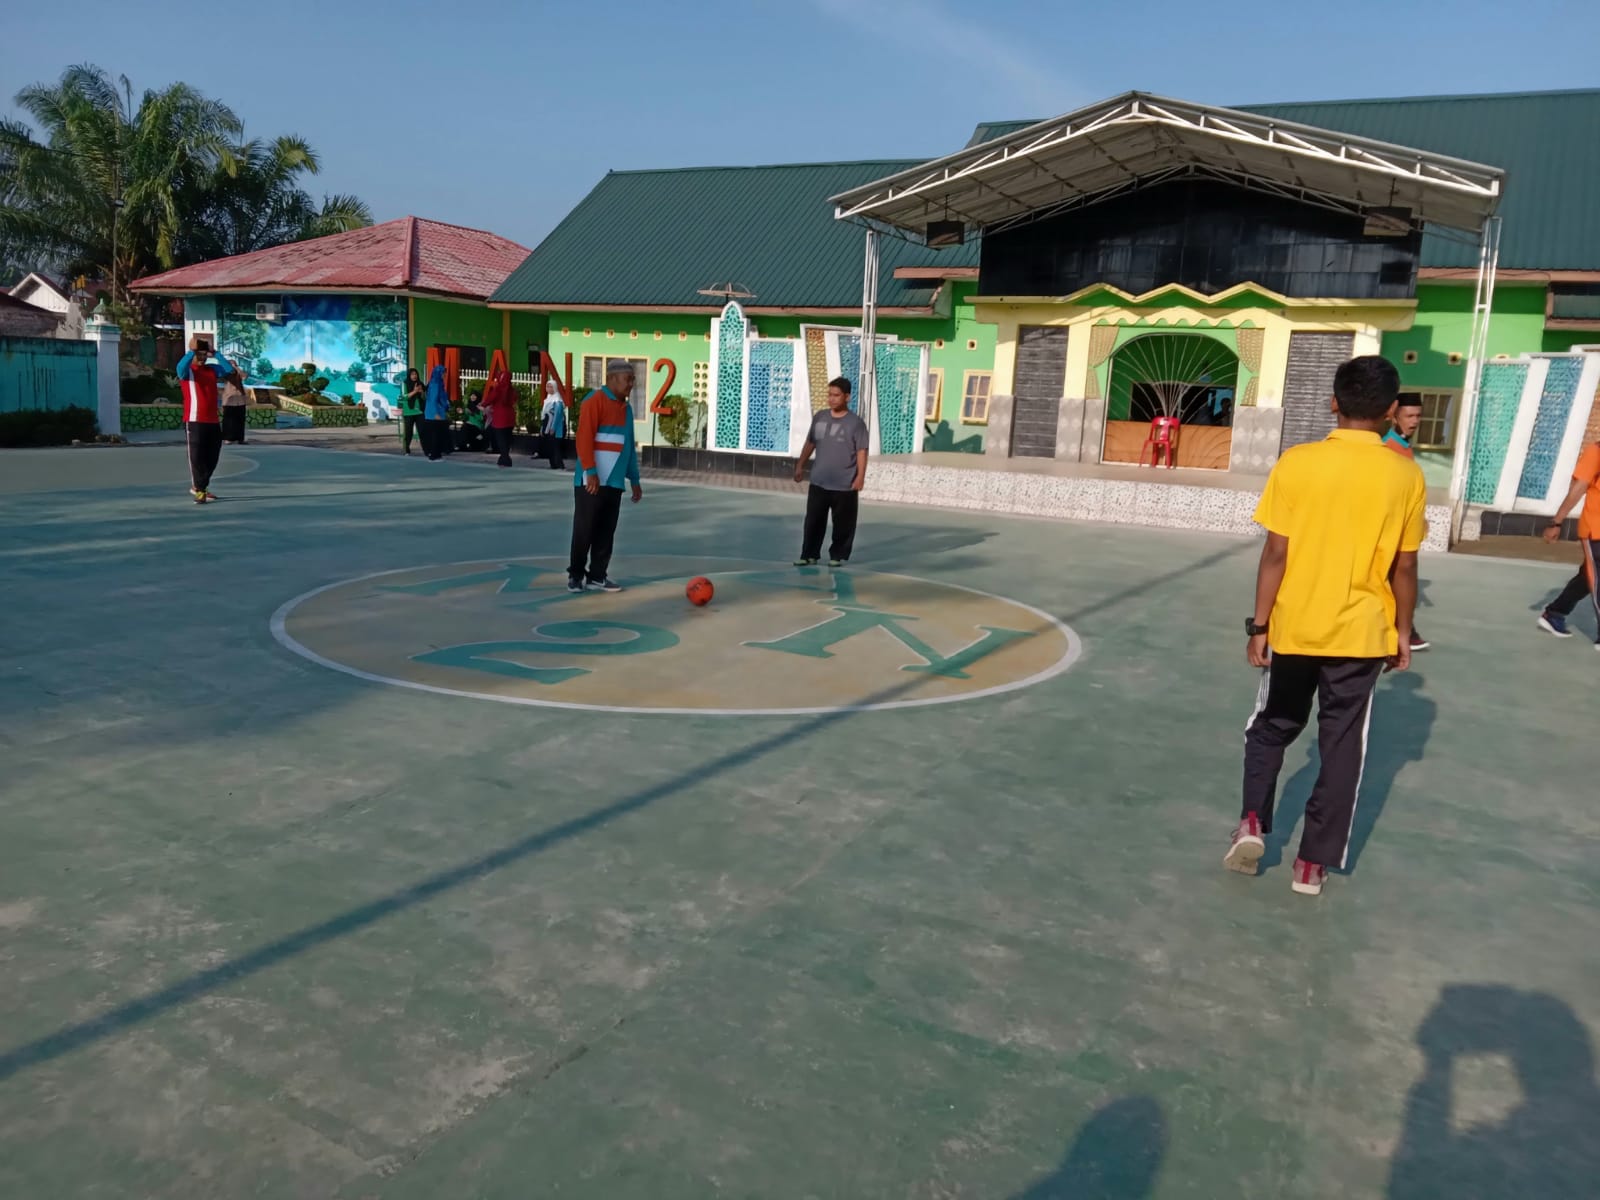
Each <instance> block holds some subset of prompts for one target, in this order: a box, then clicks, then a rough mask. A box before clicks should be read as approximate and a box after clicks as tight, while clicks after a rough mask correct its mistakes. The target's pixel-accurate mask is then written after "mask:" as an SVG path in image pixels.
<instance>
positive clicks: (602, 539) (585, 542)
mask: <svg viewBox="0 0 1600 1200" xmlns="http://www.w3.org/2000/svg"><path fill="white" fill-rule="evenodd" d="M572 494H573V496H574V497H575V499H574V501H573V511H572V558H571V560H570V561H569V562H568V563H567V575H568V577H569V578H572V579H588V580H589V582H591V583H599V582H600V581H601V580H602V579H604V578H605V577H606V572H607V571H609V570H610V569H611V549H612V547H613V545H615V543H616V540H617V518H618V517H619V516H621V515H622V489H621V488H611V487H603V488H601V489H600V490H599V491H598V492H596V493H595V494H594V495H592V496H591V495H590V494H589V493H588V492H587V491H585V490H584V489H583V488H582V487H575V488H573V489H572Z"/></svg>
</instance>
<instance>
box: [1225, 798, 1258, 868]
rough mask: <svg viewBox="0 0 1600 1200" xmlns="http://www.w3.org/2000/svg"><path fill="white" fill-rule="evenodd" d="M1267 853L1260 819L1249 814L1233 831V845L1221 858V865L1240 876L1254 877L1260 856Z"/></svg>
mask: <svg viewBox="0 0 1600 1200" xmlns="http://www.w3.org/2000/svg"><path fill="white" fill-rule="evenodd" d="M1266 852H1267V843H1266V839H1264V838H1263V837H1262V836H1261V818H1260V817H1258V816H1257V815H1256V814H1255V813H1250V814H1249V815H1248V816H1246V817H1245V818H1244V819H1243V820H1241V821H1240V822H1239V827H1238V828H1237V829H1235V830H1234V831H1233V845H1231V846H1229V847H1228V852H1227V853H1226V854H1224V855H1223V856H1222V865H1223V866H1225V867H1227V868H1228V870H1230V871H1237V872H1239V874H1241V875H1254V874H1256V873H1257V871H1258V864H1259V863H1260V862H1261V856H1262V855H1263V854H1265V853H1266Z"/></svg>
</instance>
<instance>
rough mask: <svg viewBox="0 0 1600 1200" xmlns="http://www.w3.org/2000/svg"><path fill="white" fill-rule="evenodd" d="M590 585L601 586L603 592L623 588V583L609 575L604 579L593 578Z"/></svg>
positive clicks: (593, 586) (618, 590)
mask: <svg viewBox="0 0 1600 1200" xmlns="http://www.w3.org/2000/svg"><path fill="white" fill-rule="evenodd" d="M589 586H590V587H592V588H599V589H600V590H601V591H602V592H620V591H621V590H622V585H621V584H620V583H618V582H617V581H616V580H614V579H612V578H611V577H610V576H609V575H608V576H607V577H606V578H604V579H591V580H590V581H589Z"/></svg>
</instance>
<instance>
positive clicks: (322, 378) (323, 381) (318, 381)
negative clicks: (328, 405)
mask: <svg viewBox="0 0 1600 1200" xmlns="http://www.w3.org/2000/svg"><path fill="white" fill-rule="evenodd" d="M330 382H331V381H330V380H329V379H328V377H327V376H326V375H318V376H317V377H316V378H315V379H313V380H312V381H311V390H312V391H313V392H315V393H317V395H319V396H320V395H322V393H323V392H325V391H327V390H328V384H329V383H330Z"/></svg>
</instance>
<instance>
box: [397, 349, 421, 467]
mask: <svg viewBox="0 0 1600 1200" xmlns="http://www.w3.org/2000/svg"><path fill="white" fill-rule="evenodd" d="M427 394H428V389H427V388H425V387H424V386H423V385H422V372H421V371H419V370H417V369H416V368H415V367H412V368H411V369H410V370H408V371H407V372H406V379H405V382H404V383H402V384H401V385H400V448H401V450H403V451H404V452H405V453H407V454H410V453H411V435H412V434H414V433H416V434H420V433H421V432H422V429H421V427H422V402H423V400H424V398H426V396H427ZM422 452H423V453H424V454H426V453H427V452H428V440H427V438H423V439H422Z"/></svg>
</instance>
